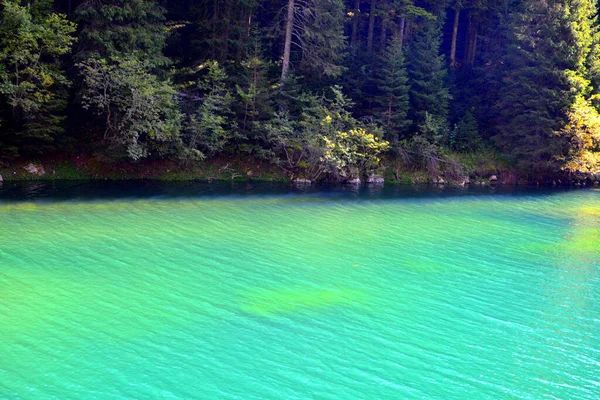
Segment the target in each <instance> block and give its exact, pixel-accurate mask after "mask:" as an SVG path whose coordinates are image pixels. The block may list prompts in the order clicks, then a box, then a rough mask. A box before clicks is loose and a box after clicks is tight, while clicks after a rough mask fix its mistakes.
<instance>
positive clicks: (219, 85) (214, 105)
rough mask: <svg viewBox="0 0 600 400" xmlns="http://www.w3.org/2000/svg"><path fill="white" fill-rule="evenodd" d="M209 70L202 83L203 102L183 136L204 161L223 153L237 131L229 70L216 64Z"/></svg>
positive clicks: (189, 117)
mask: <svg viewBox="0 0 600 400" xmlns="http://www.w3.org/2000/svg"><path fill="white" fill-rule="evenodd" d="M206 69H207V71H208V72H207V74H206V76H205V77H204V78H203V79H201V80H200V81H199V82H198V88H199V89H200V93H202V94H203V99H202V102H201V103H200V106H199V107H197V108H196V109H195V110H194V111H193V112H192V113H191V114H190V115H189V116H188V119H187V121H186V124H185V130H184V135H183V138H184V143H185V144H186V147H188V148H189V149H193V150H196V151H197V153H196V154H197V156H198V157H201V158H202V157H204V156H205V155H214V154H215V153H217V152H219V151H222V150H223V149H224V147H225V146H226V145H227V144H228V143H229V142H230V141H231V140H232V138H233V136H234V135H235V133H236V130H237V125H236V122H235V120H234V118H233V117H234V114H233V111H232V109H231V106H232V103H233V97H232V95H231V93H230V92H229V90H228V89H227V87H226V85H225V80H226V79H227V75H226V74H225V71H224V70H223V69H222V68H221V67H220V66H219V64H218V63H217V62H216V61H210V62H207V64H206Z"/></svg>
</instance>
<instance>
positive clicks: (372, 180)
mask: <svg viewBox="0 0 600 400" xmlns="http://www.w3.org/2000/svg"><path fill="white" fill-rule="evenodd" d="M367 182H368V183H374V184H376V185H383V184H384V183H385V179H383V177H381V176H378V175H375V174H373V175H371V176H369V178H368V179H367ZM359 183H360V182H359Z"/></svg>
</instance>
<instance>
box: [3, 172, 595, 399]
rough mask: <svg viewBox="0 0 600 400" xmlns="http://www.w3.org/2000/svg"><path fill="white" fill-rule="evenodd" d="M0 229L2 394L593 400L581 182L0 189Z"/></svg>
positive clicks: (589, 229) (590, 221)
mask: <svg viewBox="0 0 600 400" xmlns="http://www.w3.org/2000/svg"><path fill="white" fill-rule="evenodd" d="M135 193H143V195H139V196H135ZM0 229H1V230H0V398H3V399H75V398H76V399H126V398H127V399H158V398H160V399H192V398H210V399H213V398H214V399H217V398H223V399H304V398H315V399H317V398H318V399H358V398H362V399H383V398H386V399H413V398H415V399H416V398H419V399H420V398H427V399H500V398H502V399H504V398H506V399H512V398H525V399H541V398H554V399H598V398H600V191H598V190H577V191H554V192H538V191H530V192H529V191H525V192H521V193H500V194H494V193H490V192H489V191H483V192H475V191H456V193H447V192H442V193H437V192H435V191H428V190H425V189H424V190H413V191H411V192H408V193H405V192H402V191H400V192H399V191H397V190H396V189H389V188H386V189H385V190H383V191H381V192H377V191H370V192H369V191H364V192H353V191H351V190H346V191H342V192H338V191H337V189H327V190H325V189H324V190H320V189H312V190H309V191H307V192H300V191H294V192H285V191H284V192H282V191H280V190H277V191H261V190H256V189H252V188H250V189H244V190H241V191H237V192H236V191H223V192H222V195H220V193H219V191H218V190H216V191H215V190H213V189H210V188H205V189H202V190H200V189H198V188H197V187H194V186H193V185H192V186H185V187H178V188H176V189H169V188H168V187H163V188H161V189H159V190H154V189H152V185H151V184H146V186H144V188H142V189H140V190H138V191H136V188H135V186H133V187H132V186H131V185H127V186H121V187H116V188H115V187H110V188H107V189H106V190H105V191H103V190H102V188H101V187H94V188H91V189H89V188H88V189H86V188H85V187H83V188H82V187H78V186H76V187H68V188H63V189H61V188H55V187H51V188H50V189H49V188H48V187H45V186H43V185H41V186H39V185H38V186H36V185H34V186H28V187H25V188H21V187H11V188H10V190H8V189H7V187H6V185H5V187H4V192H3V191H2V190H1V189H0Z"/></svg>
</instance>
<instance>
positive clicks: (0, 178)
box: [0, 174, 4, 182]
mask: <svg viewBox="0 0 600 400" xmlns="http://www.w3.org/2000/svg"><path fill="white" fill-rule="evenodd" d="M0 182H4V178H2V174H0Z"/></svg>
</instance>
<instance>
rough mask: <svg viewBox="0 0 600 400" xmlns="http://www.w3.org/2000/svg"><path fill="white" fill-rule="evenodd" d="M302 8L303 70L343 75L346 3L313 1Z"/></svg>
mask: <svg viewBox="0 0 600 400" xmlns="http://www.w3.org/2000/svg"><path fill="white" fill-rule="evenodd" d="M309 3H310V6H309V7H299V8H298V10H297V11H296V12H297V15H296V20H297V22H296V25H297V26H298V35H297V40H298V44H299V46H300V48H301V49H302V62H301V65H300V67H301V70H302V71H303V72H304V73H305V74H307V75H313V74H316V75H317V76H318V75H325V76H339V75H340V74H341V73H342V68H341V67H340V65H339V61H340V58H341V55H342V53H343V51H344V48H345V45H346V43H345V37H344V5H343V2H342V0H313V1H310V2H309Z"/></svg>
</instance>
